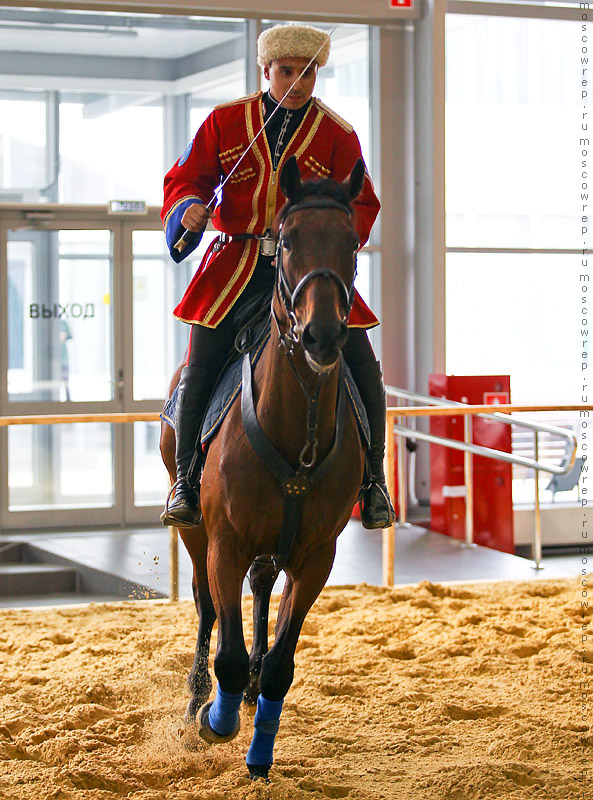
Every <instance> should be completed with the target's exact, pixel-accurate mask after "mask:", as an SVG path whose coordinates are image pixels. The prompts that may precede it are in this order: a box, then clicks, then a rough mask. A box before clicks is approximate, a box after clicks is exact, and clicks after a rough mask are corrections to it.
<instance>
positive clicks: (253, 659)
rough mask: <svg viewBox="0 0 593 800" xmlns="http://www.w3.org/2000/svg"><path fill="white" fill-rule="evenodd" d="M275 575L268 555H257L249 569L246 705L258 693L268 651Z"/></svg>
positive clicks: (252, 702)
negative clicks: (250, 624) (250, 617)
mask: <svg viewBox="0 0 593 800" xmlns="http://www.w3.org/2000/svg"><path fill="white" fill-rule="evenodd" d="M277 577H278V572H277V570H276V568H275V566H274V563H273V561H272V559H271V558H270V557H268V556H258V557H257V558H256V559H255V561H254V562H253V564H252V565H251V569H250V570H249V585H250V587H251V591H252V593H253V644H252V647H251V652H250V654H249V683H248V684H247V689H246V690H245V693H244V696H243V702H244V703H245V704H246V705H248V706H254V705H255V704H256V703H257V698H258V695H259V674H260V671H261V665H262V660H263V657H264V656H265V654H266V653H267V652H268V620H269V615H270V596H271V594H272V589H273V587H274V583H275V581H276V578H277Z"/></svg>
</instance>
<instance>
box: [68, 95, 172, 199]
mask: <svg viewBox="0 0 593 800" xmlns="http://www.w3.org/2000/svg"><path fill="white" fill-rule="evenodd" d="M163 174H164V170H163V105H162V101H160V100H159V101H158V102H156V101H154V100H152V96H151V95H144V96H142V95H141V96H138V95H123V94H122V95H101V96H95V95H90V96H86V95H82V94H80V95H78V96H77V95H69V96H68V99H67V100H62V102H61V103H60V180H59V199H60V202H62V203H106V202H107V201H109V200H144V201H145V202H147V203H149V204H153V205H160V204H161V203H162V185H163Z"/></svg>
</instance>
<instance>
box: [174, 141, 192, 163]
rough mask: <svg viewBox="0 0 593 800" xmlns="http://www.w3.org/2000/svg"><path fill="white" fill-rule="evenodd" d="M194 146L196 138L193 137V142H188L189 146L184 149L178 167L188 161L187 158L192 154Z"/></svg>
mask: <svg viewBox="0 0 593 800" xmlns="http://www.w3.org/2000/svg"><path fill="white" fill-rule="evenodd" d="M193 146H194V140H193V139H192V140H191V142H190V143H189V144H188V146H187V147H186V148H185V150H184V151H183V154H182V155H181V157H180V159H179V161H178V162H177V166H178V167H182V166H183V165H184V164H185V162H186V161H187V159H188V158H189V156H190V153H191V151H192V147H193Z"/></svg>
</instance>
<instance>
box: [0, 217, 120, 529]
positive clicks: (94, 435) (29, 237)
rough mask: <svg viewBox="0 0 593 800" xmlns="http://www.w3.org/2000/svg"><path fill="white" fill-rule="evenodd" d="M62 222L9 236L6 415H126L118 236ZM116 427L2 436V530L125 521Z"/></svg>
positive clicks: (17, 431)
mask: <svg viewBox="0 0 593 800" xmlns="http://www.w3.org/2000/svg"><path fill="white" fill-rule="evenodd" d="M60 222H61V221H60V220H56V221H55V223H54V222H53V221H51V220H48V219H45V220H44V222H43V227H40V226H39V225H37V224H35V223H34V222H33V224H31V225H30V226H27V227H24V228H22V227H17V226H15V227H13V228H10V227H8V228H6V229H5V230H3V237H2V239H3V242H2V244H3V251H4V254H5V261H4V263H3V266H4V269H3V281H4V282H5V284H6V291H4V292H2V297H3V305H4V308H3V309H2V314H1V317H2V319H3V321H4V323H5V325H6V327H5V330H3V331H2V334H3V337H2V338H3V341H4V342H5V348H4V352H3V353H2V355H3V359H2V362H3V364H5V365H6V369H3V370H2V372H3V387H2V388H3V392H2V394H3V403H2V411H3V414H8V415H11V416H13V415H14V416H25V415H30V414H77V413H101V412H115V411H121V410H122V399H123V395H122V391H121V376H122V367H121V363H120V359H119V358H118V348H117V343H118V339H119V338H120V337H119V333H118V329H119V327H120V326H119V319H118V314H117V312H116V310H115V307H114V305H115V304H114V298H115V297H116V296H117V291H116V287H115V280H114V276H115V270H114V251H115V242H116V237H117V235H121V233H120V231H116V230H113V229H111V230H110V229H106V228H105V227H102V226H101V225H100V223H99V221H97V224H93V225H92V226H90V225H84V226H82V225H81V226H79V227H78V228H71V227H66V226H65V225H66V224H68V223H65V225H64V227H62V225H61V224H60ZM3 288H4V287H3ZM3 327H4V324H3ZM115 427H116V426H113V425H111V424H109V423H104V422H96V423H86V424H82V423H74V422H73V423H68V424H60V425H15V426H11V427H9V428H8V429H4V435H3V441H2V449H1V457H2V461H3V466H5V469H2V473H3V474H4V476H5V479H4V481H3V503H2V524H3V527H9V528H10V527H31V526H33V527H35V526H36V525H37V524H42V525H43V526H52V527H53V526H61V525H67V526H70V525H78V524H80V525H88V524H98V523H109V522H115V521H117V520H119V519H120V518H121V510H122V507H123V504H122V499H123V498H122V495H121V492H119V491H118V489H117V481H116V473H117V472H118V470H117V465H116V452H117V449H118V443H119V442H118V439H119V438H120V437H119V436H118V432H117V431H116V430H115Z"/></svg>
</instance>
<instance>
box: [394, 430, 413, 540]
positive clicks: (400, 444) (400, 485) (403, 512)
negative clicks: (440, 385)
mask: <svg viewBox="0 0 593 800" xmlns="http://www.w3.org/2000/svg"><path fill="white" fill-rule="evenodd" d="M397 424H398V425H399V426H400V427H402V428H403V427H404V417H400V416H398V418H397ZM394 488H395V487H394ZM391 496H392V497H393V496H394V495H391ZM397 504H398V506H399V514H398V521H397V522H396V527H397V528H409V527H410V523H409V522H408V496H407V491H406V437H405V436H398V437H397Z"/></svg>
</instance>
